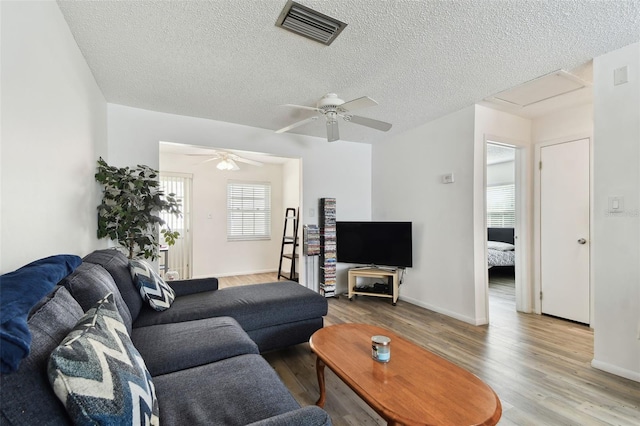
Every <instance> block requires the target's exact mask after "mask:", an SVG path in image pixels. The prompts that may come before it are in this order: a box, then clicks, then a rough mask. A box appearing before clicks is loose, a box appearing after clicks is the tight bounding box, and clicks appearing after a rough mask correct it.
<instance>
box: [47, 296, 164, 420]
mask: <svg viewBox="0 0 640 426" xmlns="http://www.w3.org/2000/svg"><path fill="white" fill-rule="evenodd" d="M48 376H49V382H50V383H51V385H52V386H53V390H54V392H55V394H56V395H57V396H58V398H59V399H60V400H61V401H62V403H63V404H64V406H65V408H66V410H67V413H69V416H70V417H71V419H72V420H73V422H74V424H82V425H89V424H91V425H116V424H118V425H120V424H129V425H158V424H159V418H158V413H159V410H158V400H157V398H156V393H155V388H154V386H153V381H152V380H151V375H150V374H149V371H148V370H147V367H146V365H145V363H144V360H143V359H142V357H141V356H140V353H139V352H138V350H137V349H136V348H135V347H134V346H133V343H132V342H131V338H130V337H129V334H128V333H127V329H126V327H125V325H124V324H123V322H122V317H121V316H120V314H119V313H118V309H117V307H116V305H115V303H114V300H113V294H112V293H109V294H108V295H107V296H106V297H105V298H103V299H101V300H100V301H98V302H97V303H96V305H95V306H94V307H92V308H91V309H89V310H88V311H87V313H86V314H85V315H84V316H83V317H82V318H81V319H80V321H78V324H77V325H76V326H75V328H74V329H73V330H72V331H71V332H70V333H69V334H68V335H67V337H66V338H65V339H64V340H63V341H62V343H60V345H59V346H58V347H57V348H56V349H54V351H53V352H52V353H51V356H50V357H49V366H48Z"/></svg>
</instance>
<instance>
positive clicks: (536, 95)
mask: <svg viewBox="0 0 640 426" xmlns="http://www.w3.org/2000/svg"><path fill="white" fill-rule="evenodd" d="M585 86H586V83H585V82H584V81H582V80H581V79H579V78H578V77H576V76H574V75H572V74H569V73H568V72H566V71H564V70H559V71H556V72H553V73H551V74H547V75H544V76H542V77H539V78H536V79H534V80H531V81H528V82H526V83H523V84H521V85H519V86H516V87H513V88H511V89H507V90H504V91H502V92H500V93H498V94H495V95H493V96H492V97H490V98H488V99H487V100H488V101H493V102H496V101H497V102H499V103H503V104H510V105H513V106H518V107H527V106H529V105H533V104H535V103H538V102H542V101H544V100H547V99H551V98H554V97H556V96H560V95H564V94H566V93H570V92H573V91H575V90H578V89H582V88H583V87H585Z"/></svg>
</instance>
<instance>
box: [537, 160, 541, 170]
mask: <svg viewBox="0 0 640 426" xmlns="http://www.w3.org/2000/svg"><path fill="white" fill-rule="evenodd" d="M538 170H542V161H540V162H538Z"/></svg>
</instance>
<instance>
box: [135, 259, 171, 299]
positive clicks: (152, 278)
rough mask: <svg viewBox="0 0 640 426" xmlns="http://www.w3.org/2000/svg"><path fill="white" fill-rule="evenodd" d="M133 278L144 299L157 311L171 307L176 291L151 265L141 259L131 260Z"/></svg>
mask: <svg viewBox="0 0 640 426" xmlns="http://www.w3.org/2000/svg"><path fill="white" fill-rule="evenodd" d="M129 269H130V270H131V278H132V279H133V283H134V284H135V286H136V288H137V289H138V291H139V292H140V296H142V299H143V300H144V301H146V302H147V303H149V306H151V307H152V308H153V309H155V310H156V311H164V310H166V309H169V308H170V307H171V304H172V303H173V301H174V299H175V298H176V293H175V292H174V291H173V289H172V288H171V287H170V286H169V285H168V284H167V283H165V282H164V280H163V279H162V278H160V276H159V275H158V274H157V273H156V272H155V271H154V270H153V268H152V267H151V265H149V264H148V263H147V262H145V261H144V260H141V259H132V260H130V261H129Z"/></svg>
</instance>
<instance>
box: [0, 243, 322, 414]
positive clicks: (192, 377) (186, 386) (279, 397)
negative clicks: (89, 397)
mask: <svg viewBox="0 0 640 426" xmlns="http://www.w3.org/2000/svg"><path fill="white" fill-rule="evenodd" d="M169 284H170V285H171V287H172V288H173V289H174V291H175V293H176V298H175V301H174V302H173V304H172V306H171V307H170V308H169V309H167V310H165V311H162V312H157V311H154V310H152V309H151V308H150V307H148V306H147V305H146V304H143V301H142V298H141V297H140V294H139V293H138V291H137V290H136V288H135V286H134V284H133V281H132V278H131V275H130V272H129V268H128V261H127V259H126V257H124V256H123V255H122V254H121V253H120V252H118V251H117V250H99V251H96V252H93V253H91V254H89V255H88V256H86V257H85V258H84V259H83V262H82V264H80V266H78V267H77V268H76V269H75V271H74V272H73V273H71V274H70V275H68V276H67V277H66V278H64V279H63V280H62V281H61V282H60V283H59V285H57V286H56V287H55V288H54V290H53V291H52V292H51V293H49V294H48V295H47V296H46V297H45V298H44V299H43V300H41V301H40V302H39V303H38V305H37V306H36V307H34V308H33V309H32V310H31V312H30V314H29V319H28V327H29V330H30V332H31V339H32V340H31V350H30V353H29V355H28V357H27V358H25V359H23V360H22V362H21V363H20V366H19V368H18V370H17V371H15V372H13V373H10V374H2V375H1V376H0V378H1V382H0V392H1V399H0V409H1V413H0V423H1V424H3V425H4V424H7V425H33V424H38V425H39V426H43V425H61V424H70V423H71V420H70V418H69V416H68V414H67V412H66V411H65V408H64V406H63V405H62V403H61V402H60V401H59V400H58V398H57V397H56V395H55V394H54V392H53V390H52V388H51V385H50V384H49V381H48V378H47V362H48V358H49V355H50V354H51V352H52V351H53V350H54V349H55V348H56V347H57V346H58V345H59V344H60V342H61V341H62V340H63V339H64V338H65V336H67V334H68V333H69V332H70V330H71V329H73V327H74V326H75V325H76V323H77V322H78V320H79V319H80V318H81V317H82V316H83V315H84V313H85V312H86V311H87V310H89V309H90V308H91V307H92V306H94V304H95V303H96V302H97V301H99V300H100V299H102V298H104V297H105V295H107V294H108V293H112V294H113V295H114V302H115V306H116V308H117V311H118V312H119V314H120V316H121V317H122V320H123V323H124V325H125V327H126V329H127V332H128V333H129V334H130V337H131V341H132V342H133V345H134V346H135V348H136V349H137V350H138V352H139V353H140V355H141V357H142V358H143V359H144V362H145V364H146V367H147V369H148V372H149V373H150V375H151V377H152V381H153V385H154V386H155V392H156V395H157V400H158V407H159V419H160V423H161V424H162V425H245V424H255V425H330V424H331V420H330V418H329V416H328V414H327V413H326V412H325V411H323V410H322V409H320V408H318V407H315V406H309V407H302V408H301V407H300V405H299V404H298V403H297V402H296V400H295V399H294V398H293V396H292V395H291V393H290V392H289V391H288V390H287V388H286V387H285V386H284V384H283V383H282V381H281V380H280V379H279V377H278V375H277V374H276V373H275V371H274V370H273V369H272V368H271V366H270V365H269V364H268V363H267V362H266V361H265V360H264V358H262V356H261V355H260V353H261V352H265V351H270V350H275V349H280V348H284V347H287V346H290V345H295V344H298V343H302V342H306V341H308V339H309V337H310V336H311V334H312V333H313V332H314V331H316V330H317V329H319V328H321V327H322V325H323V318H322V317H323V316H324V315H326V313H327V302H326V300H325V299H324V298H323V297H321V296H319V295H318V294H316V293H314V292H312V291H310V290H308V289H306V288H304V287H302V286H301V285H299V284H297V283H294V282H286V281H283V282H275V283H269V284H258V285H248V286H241V287H233V288H226V289H220V290H219V289H218V283H217V280H216V279H215V278H211V279H202V280H184V281H172V282H170V283H169Z"/></svg>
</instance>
